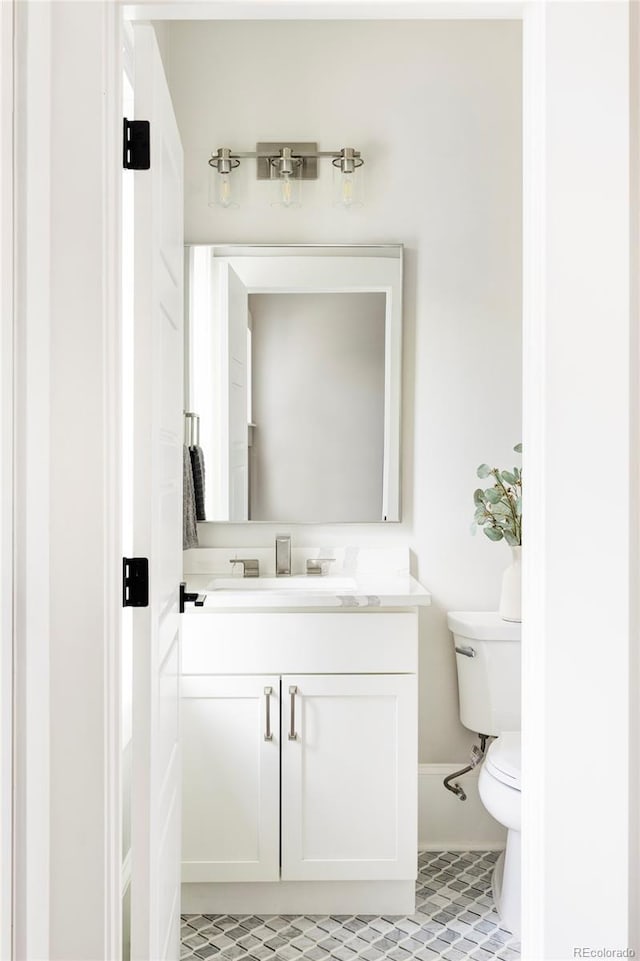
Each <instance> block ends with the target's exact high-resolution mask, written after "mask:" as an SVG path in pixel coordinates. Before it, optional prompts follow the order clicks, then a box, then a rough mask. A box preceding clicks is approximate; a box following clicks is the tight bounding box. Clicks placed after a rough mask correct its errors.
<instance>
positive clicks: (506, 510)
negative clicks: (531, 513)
mask: <svg viewBox="0 0 640 961" xmlns="http://www.w3.org/2000/svg"><path fill="white" fill-rule="evenodd" d="M493 513H494V514H495V516H496V517H511V516H512V514H511V508H510V507H509V505H508V504H505V503H504V501H500V503H499V504H495V505H494V508H493Z"/></svg>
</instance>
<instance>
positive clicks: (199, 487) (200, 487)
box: [189, 444, 207, 521]
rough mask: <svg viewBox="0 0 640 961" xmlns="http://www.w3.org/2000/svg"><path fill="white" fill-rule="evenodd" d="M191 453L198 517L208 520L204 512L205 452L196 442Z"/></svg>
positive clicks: (191, 448) (200, 519) (190, 449)
mask: <svg viewBox="0 0 640 961" xmlns="http://www.w3.org/2000/svg"><path fill="white" fill-rule="evenodd" d="M189 453H190V454H191V469H192V471H193V489H194V492H195V495H196V517H197V519H198V520H199V521H206V519H207V518H206V516H205V513H204V453H203V450H202V447H198V446H197V445H196V444H194V445H193V446H192V447H190V448H189Z"/></svg>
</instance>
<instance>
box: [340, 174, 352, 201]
mask: <svg viewBox="0 0 640 961" xmlns="http://www.w3.org/2000/svg"><path fill="white" fill-rule="evenodd" d="M342 203H343V204H344V205H345V207H350V206H351V204H352V203H353V178H352V177H346V176H343V178H342Z"/></svg>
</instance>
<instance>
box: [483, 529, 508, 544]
mask: <svg viewBox="0 0 640 961" xmlns="http://www.w3.org/2000/svg"><path fill="white" fill-rule="evenodd" d="M484 532H485V534H486V535H487V537H488V538H489V540H490V541H501V540H502V538H503V536H504V535H503V533H502V531H501V530H499V529H498V528H497V527H485V528H484Z"/></svg>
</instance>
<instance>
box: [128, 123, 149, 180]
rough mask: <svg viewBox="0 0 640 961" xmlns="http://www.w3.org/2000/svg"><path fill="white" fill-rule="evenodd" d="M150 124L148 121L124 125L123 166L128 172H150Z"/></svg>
mask: <svg viewBox="0 0 640 961" xmlns="http://www.w3.org/2000/svg"><path fill="white" fill-rule="evenodd" d="M150 136H151V133H150V124H149V121H148V120H127V118H126V117H125V118H124V120H123V123H122V166H123V167H125V169H126V170H149V169H150V167H151V149H150Z"/></svg>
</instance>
